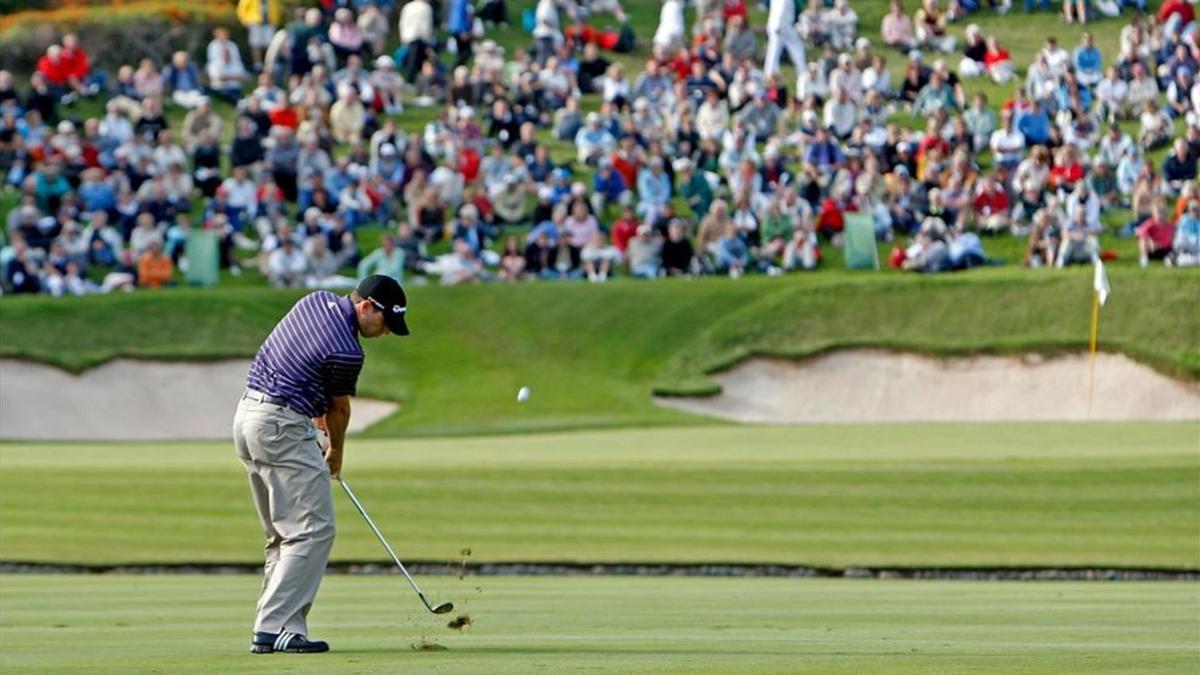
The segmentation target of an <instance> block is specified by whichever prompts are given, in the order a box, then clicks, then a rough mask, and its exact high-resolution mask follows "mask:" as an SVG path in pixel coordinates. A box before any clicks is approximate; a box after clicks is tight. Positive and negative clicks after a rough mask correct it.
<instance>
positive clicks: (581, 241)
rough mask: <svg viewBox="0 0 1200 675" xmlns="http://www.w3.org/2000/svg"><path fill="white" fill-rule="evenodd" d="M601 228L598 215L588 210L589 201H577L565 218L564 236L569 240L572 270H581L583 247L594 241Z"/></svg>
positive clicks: (568, 246) (568, 248) (568, 247)
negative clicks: (597, 220) (597, 219)
mask: <svg viewBox="0 0 1200 675" xmlns="http://www.w3.org/2000/svg"><path fill="white" fill-rule="evenodd" d="M599 230H600V226H599V224H598V223H597V222H596V217H595V216H593V215H592V214H591V213H589V212H588V207H587V202H584V201H578V202H576V203H575V204H574V206H573V207H572V209H571V211H570V213H569V214H568V215H566V216H565V218H564V220H563V237H564V238H565V239H566V242H567V252H568V253H569V254H570V260H571V267H570V269H571V271H572V272H575V271H577V270H579V268H580V263H581V260H582V255H583V247H584V246H587V245H588V244H590V243H591V242H592V239H593V238H594V236H595V234H596V233H597V232H599Z"/></svg>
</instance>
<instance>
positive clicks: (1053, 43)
mask: <svg viewBox="0 0 1200 675" xmlns="http://www.w3.org/2000/svg"><path fill="white" fill-rule="evenodd" d="M1043 55H1044V56H1045V57H1046V63H1047V64H1048V65H1049V66H1050V69H1051V71H1052V72H1053V73H1054V76H1055V77H1061V76H1062V74H1063V73H1064V72H1066V70H1067V67H1068V66H1069V65H1070V64H1071V53H1070V52H1068V51H1067V50H1065V49H1063V48H1062V47H1059V46H1058V38H1056V37H1053V36H1051V37H1048V38H1046V44H1045V45H1043V46H1042V49H1041V51H1039V52H1038V56H1043Z"/></svg>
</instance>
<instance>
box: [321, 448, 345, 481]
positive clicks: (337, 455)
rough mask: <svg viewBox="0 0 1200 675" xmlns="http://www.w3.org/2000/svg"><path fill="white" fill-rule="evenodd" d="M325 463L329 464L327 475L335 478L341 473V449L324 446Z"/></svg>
mask: <svg viewBox="0 0 1200 675" xmlns="http://www.w3.org/2000/svg"><path fill="white" fill-rule="evenodd" d="M325 463H326V464H328V465H329V475H330V476H331V477H333V478H337V477H338V476H340V475H341V474H342V451H341V450H334V449H333V448H329V447H327V448H325Z"/></svg>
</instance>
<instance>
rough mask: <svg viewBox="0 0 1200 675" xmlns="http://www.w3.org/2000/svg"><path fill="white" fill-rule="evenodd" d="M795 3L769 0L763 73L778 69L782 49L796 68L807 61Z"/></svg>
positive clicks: (768, 73) (769, 73)
mask: <svg viewBox="0 0 1200 675" xmlns="http://www.w3.org/2000/svg"><path fill="white" fill-rule="evenodd" d="M668 1H670V0H668ZM795 24H796V3H795V2H794V0H771V6H770V8H769V9H768V10H767V55H766V60H765V61H764V62H763V75H764V76H766V77H770V76H772V75H774V74H775V73H777V72H778V71H779V63H780V59H781V58H782V57H783V50H785V49H786V50H787V53H788V58H789V59H791V60H792V64H793V65H794V66H796V68H797V70H799V69H801V68H803V67H804V66H805V64H806V63H807V60H806V58H805V55H804V42H802V41H801V40H800V35H799V34H798V33H796V26H795Z"/></svg>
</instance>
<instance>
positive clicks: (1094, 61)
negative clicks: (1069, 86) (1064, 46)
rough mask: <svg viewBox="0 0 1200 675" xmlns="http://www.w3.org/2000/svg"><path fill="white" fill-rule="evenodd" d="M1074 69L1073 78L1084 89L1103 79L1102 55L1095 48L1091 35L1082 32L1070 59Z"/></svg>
mask: <svg viewBox="0 0 1200 675" xmlns="http://www.w3.org/2000/svg"><path fill="white" fill-rule="evenodd" d="M1071 61H1072V65H1074V67H1075V77H1076V78H1078V79H1079V83H1080V84H1082V85H1084V86H1085V87H1091V86H1094V85H1095V84H1096V83H1098V82H1099V81H1100V79H1101V78H1102V77H1104V55H1103V54H1101V53H1100V50H1099V49H1097V48H1096V45H1095V39H1094V38H1093V37H1092V34H1091V33H1089V32H1087V31H1084V32H1083V34H1082V35H1081V36H1080V38H1079V46H1078V47H1076V48H1075V53H1074V54H1073V55H1072V57H1071Z"/></svg>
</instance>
